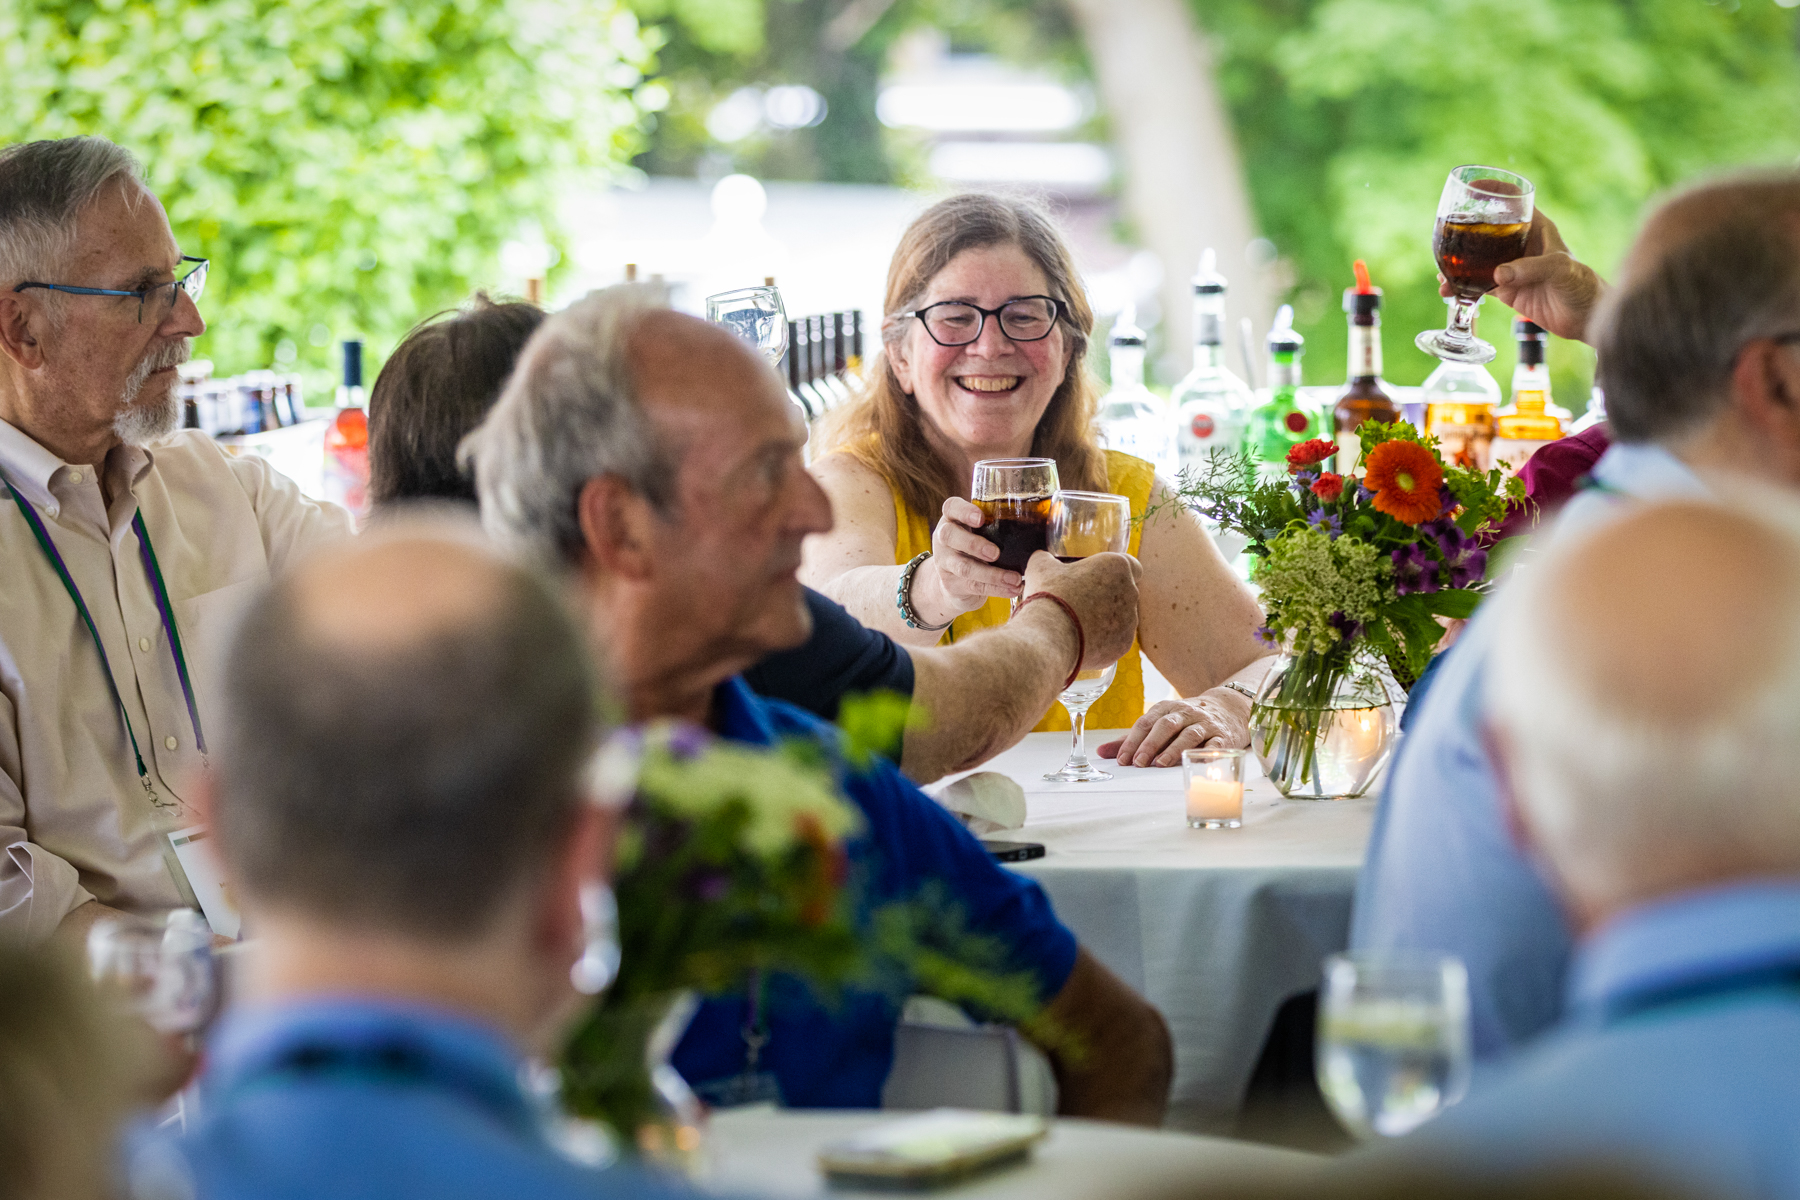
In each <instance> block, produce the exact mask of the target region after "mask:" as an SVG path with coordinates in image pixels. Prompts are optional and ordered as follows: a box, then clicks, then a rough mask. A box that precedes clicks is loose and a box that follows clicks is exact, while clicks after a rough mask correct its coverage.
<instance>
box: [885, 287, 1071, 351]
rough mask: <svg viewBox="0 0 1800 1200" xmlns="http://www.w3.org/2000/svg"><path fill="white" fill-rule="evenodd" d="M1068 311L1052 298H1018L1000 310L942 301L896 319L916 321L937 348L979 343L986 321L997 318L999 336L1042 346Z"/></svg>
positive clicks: (1065, 306)
mask: <svg viewBox="0 0 1800 1200" xmlns="http://www.w3.org/2000/svg"><path fill="white" fill-rule="evenodd" d="M1068 311H1069V310H1068V306H1067V305H1065V304H1064V303H1063V302H1062V301H1061V300H1058V299H1057V298H1056V297H1054V296H1020V297H1019V298H1018V299H1016V300H1008V301H1007V302H1006V303H1005V304H1002V305H1001V306H1000V307H999V308H982V307H981V306H980V305H977V304H966V303H964V302H963V301H961V300H944V301H941V302H939V303H937V304H927V305H926V306H925V307H924V308H921V309H916V310H915V311H913V312H903V313H900V314H899V315H900V316H901V317H917V318H919V320H920V321H921V322H922V323H923V324H924V326H925V332H926V333H929V334H930V335H931V340H932V341H934V342H936V343H937V344H938V345H940V346H967V345H969V344H970V343H971V342H976V341H979V340H980V339H981V331H982V330H983V329H985V328H987V319H988V318H989V317H998V318H1000V332H1001V333H1004V334H1005V335H1006V336H1007V337H1009V338H1011V339H1012V340H1013V341H1015V342H1041V341H1043V340H1044V339H1045V338H1047V337H1049V336H1050V331H1051V330H1052V329H1055V328H1056V319H1057V318H1058V317H1062V316H1067V315H1068Z"/></svg>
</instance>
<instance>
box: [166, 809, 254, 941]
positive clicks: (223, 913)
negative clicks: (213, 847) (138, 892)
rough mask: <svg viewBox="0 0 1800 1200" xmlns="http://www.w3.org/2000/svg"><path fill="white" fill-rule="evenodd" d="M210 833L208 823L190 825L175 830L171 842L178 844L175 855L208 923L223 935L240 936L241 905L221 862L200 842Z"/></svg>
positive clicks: (173, 844) (217, 932)
mask: <svg viewBox="0 0 1800 1200" xmlns="http://www.w3.org/2000/svg"><path fill="white" fill-rule="evenodd" d="M206 836H207V834H206V826H204V825H190V826H188V827H187V828H186V829H177V830H176V831H175V832H173V833H171V834H170V835H169V844H170V845H171V846H173V847H175V859H176V861H177V862H179V863H180V864H181V869H182V871H183V872H185V873H186V875H187V878H188V886H189V887H191V888H193V889H194V898H195V899H196V900H198V901H199V902H200V911H201V912H202V913H203V914H204V915H205V916H206V923H207V924H208V925H210V926H212V931H213V932H214V933H216V934H218V935H219V936H220V937H228V938H236V937H237V935H238V925H239V922H238V911H237V906H236V905H235V904H233V903H232V902H231V889H230V888H228V887H226V886H225V878H224V876H222V875H220V874H219V867H218V864H217V863H215V862H214V861H213V857H212V855H210V854H208V853H207V852H206V850H205V848H204V847H202V846H201V844H200V843H202V842H204V841H205V840H206Z"/></svg>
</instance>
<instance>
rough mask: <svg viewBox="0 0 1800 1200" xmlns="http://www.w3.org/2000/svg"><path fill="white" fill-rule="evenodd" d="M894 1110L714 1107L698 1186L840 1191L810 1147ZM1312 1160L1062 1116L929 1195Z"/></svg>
mask: <svg viewBox="0 0 1800 1200" xmlns="http://www.w3.org/2000/svg"><path fill="white" fill-rule="evenodd" d="M902 1116H903V1114H899V1113H869V1112H832V1113H823V1112H797V1111H788V1112H759V1111H754V1110H750V1111H743V1110H740V1111H737V1112H723V1113H719V1114H716V1115H715V1116H714V1117H713V1119H712V1126H711V1129H712V1132H711V1138H710V1141H711V1150H712V1169H711V1171H710V1172H709V1177H708V1178H707V1179H706V1180H704V1181H703V1186H704V1187H706V1188H707V1189H709V1190H712V1191H717V1192H722V1193H726V1194H734V1195H762V1196H770V1197H780V1198H786V1197H811V1196H824V1195H827V1194H830V1195H842V1194H844V1193H843V1191H842V1190H840V1189H835V1188H834V1189H831V1190H830V1191H829V1192H828V1191H827V1189H826V1186H825V1180H824V1177H823V1176H822V1175H821V1174H820V1173H819V1169H818V1167H817V1165H816V1163H817V1159H818V1153H819V1148H820V1147H821V1146H823V1145H825V1144H826V1143H827V1142H833V1141H837V1140H838V1139H839V1138H844V1137H848V1136H849V1135H851V1134H853V1133H859V1132H861V1131H862V1130H864V1129H868V1128H870V1127H871V1126H874V1125H877V1124H880V1123H882V1122H885V1121H893V1120H897V1119H900V1118H901V1117H902ZM1320 1161H1321V1160H1319V1159H1317V1158H1315V1157H1313V1156H1312V1155H1310V1154H1301V1153H1298V1152H1297V1151H1293V1150H1277V1149H1273V1148H1271V1147H1268V1146H1255V1145H1251V1144H1249V1143H1247V1142H1231V1141H1226V1140H1224V1139H1220V1138H1204V1137H1193V1136H1191V1135H1189V1134H1182V1133H1166V1132H1158V1131H1155V1130H1150V1129H1133V1128H1131V1127H1130V1126H1127V1125H1110V1124H1107V1123H1105V1122H1101V1121H1077V1120H1070V1119H1067V1118H1063V1119H1059V1120H1057V1121H1056V1122H1055V1124H1054V1126H1053V1127H1052V1129H1051V1131H1050V1136H1049V1137H1047V1138H1045V1139H1044V1141H1043V1142H1041V1143H1040V1144H1039V1145H1038V1146H1037V1147H1036V1149H1035V1150H1033V1152H1032V1156H1031V1158H1030V1159H1029V1160H1028V1161H1026V1162H1024V1163H1020V1164H1016V1165H1012V1166H1007V1167H1002V1168H999V1169H996V1170H994V1171H992V1172H990V1173H988V1174H984V1175H980V1176H977V1177H975V1178H973V1179H970V1180H967V1181H965V1182H963V1183H960V1184H956V1185H953V1186H950V1187H945V1188H939V1189H934V1190H933V1191H932V1192H931V1193H930V1194H931V1195H933V1196H955V1197H957V1198H958V1200H976V1198H979V1200H1090V1198H1091V1197H1095V1196H1109V1197H1118V1198H1120V1200H1124V1198H1127V1197H1131V1196H1158V1197H1162V1196H1173V1195H1189V1194H1191V1195H1201V1194H1203V1193H1204V1192H1205V1191H1206V1189H1207V1186H1208V1184H1211V1183H1214V1182H1217V1181H1218V1180H1220V1179H1221V1178H1224V1177H1228V1176H1229V1177H1233V1178H1242V1177H1244V1176H1247V1175H1254V1176H1259V1177H1267V1176H1270V1175H1275V1174H1280V1175H1284V1176H1289V1175H1299V1174H1301V1173H1304V1172H1310V1171H1312V1170H1316V1169H1317V1167H1318V1165H1319V1163H1320ZM886 1194H887V1195H893V1194H894V1193H891V1192H889V1193H886Z"/></svg>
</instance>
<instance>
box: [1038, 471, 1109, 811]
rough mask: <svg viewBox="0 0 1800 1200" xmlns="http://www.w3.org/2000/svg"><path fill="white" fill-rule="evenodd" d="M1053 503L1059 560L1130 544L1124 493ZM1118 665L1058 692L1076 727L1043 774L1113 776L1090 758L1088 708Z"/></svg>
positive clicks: (1080, 779)
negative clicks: (1063, 758)
mask: <svg viewBox="0 0 1800 1200" xmlns="http://www.w3.org/2000/svg"><path fill="white" fill-rule="evenodd" d="M1051 507H1052V510H1053V511H1052V519H1051V522H1050V544H1049V545H1048V546H1047V547H1046V549H1048V550H1049V551H1050V553H1052V554H1054V555H1056V557H1057V558H1059V559H1061V560H1062V561H1063V562H1074V561H1075V560H1076V559H1078V558H1086V557H1087V556H1088V555H1090V554H1105V553H1107V552H1108V551H1113V552H1115V553H1119V554H1123V553H1125V548H1126V546H1127V545H1129V544H1130V541H1131V501H1130V500H1127V499H1126V498H1125V497H1123V496H1114V495H1110V494H1109V493H1106V492H1060V493H1058V494H1057V496H1056V499H1055V502H1054V503H1053V504H1052V506H1051ZM1020 569H1021V570H1022V569H1023V568H1020ZM1118 666H1119V664H1117V663H1111V664H1108V666H1107V667H1106V668H1105V669H1104V670H1099V671H1080V672H1077V673H1076V675H1075V681H1074V682H1073V683H1071V684H1070V685H1069V686H1068V687H1067V688H1066V689H1064V691H1063V693H1062V695H1060V696H1058V697H1057V699H1058V700H1061V701H1062V706H1063V707H1064V708H1066V709H1068V710H1069V724H1070V725H1071V726H1073V731H1074V736H1073V748H1072V749H1071V751H1070V753H1069V761H1068V762H1066V763H1064V764H1063V767H1062V770H1060V771H1052V772H1051V773H1050V774H1048V775H1045V776H1044V778H1045V779H1053V780H1056V781H1058V782H1062V783H1091V782H1094V781H1096V780H1101V779H1111V778H1112V772H1110V771H1102V770H1101V769H1100V768H1098V767H1096V766H1095V765H1094V764H1093V763H1091V762H1089V761H1088V756H1087V711H1088V709H1090V708H1092V707H1093V706H1094V702H1095V701H1096V700H1098V699H1100V697H1101V696H1103V695H1105V694H1106V689H1107V688H1109V687H1111V686H1112V681H1113V675H1114V674H1115V673H1116V672H1117V671H1118Z"/></svg>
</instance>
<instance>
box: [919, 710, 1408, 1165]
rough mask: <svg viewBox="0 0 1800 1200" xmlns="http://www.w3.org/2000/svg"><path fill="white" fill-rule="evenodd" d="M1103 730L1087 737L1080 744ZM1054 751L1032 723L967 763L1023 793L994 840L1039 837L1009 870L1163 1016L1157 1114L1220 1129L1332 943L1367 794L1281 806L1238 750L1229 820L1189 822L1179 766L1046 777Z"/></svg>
mask: <svg viewBox="0 0 1800 1200" xmlns="http://www.w3.org/2000/svg"><path fill="white" fill-rule="evenodd" d="M1116 736H1118V734H1117V733H1116V732H1099V731H1095V732H1090V733H1089V734H1088V746H1089V750H1090V753H1091V751H1092V748H1093V747H1095V746H1098V745H1100V744H1101V743H1102V742H1105V741H1109V740H1111V739H1112V738H1114V737H1116ZM1068 749H1069V735H1068V734H1065V733H1034V734H1031V735H1029V736H1027V737H1026V738H1025V740H1024V741H1023V742H1022V743H1020V744H1019V745H1018V746H1015V747H1014V748H1013V749H1011V750H1009V751H1007V752H1006V753H1005V754H1002V755H1000V756H999V757H998V758H995V759H994V760H992V761H991V762H989V763H987V764H986V765H985V766H984V767H983V768H982V769H983V770H990V771H1000V772H1003V773H1005V774H1007V775H1010V776H1011V777H1012V778H1014V779H1016V780H1018V781H1019V783H1020V784H1021V785H1022V786H1023V787H1024V788H1025V793H1026V813H1027V815H1026V823H1025V828H1024V829H1023V830H1022V831H1018V832H1016V833H1003V834H995V835H994V836H995V837H999V838H1005V839H1009V840H1017V841H1031V842H1041V843H1042V844H1043V845H1044V847H1045V851H1046V854H1045V857H1043V858H1040V859H1035V860H1033V861H1030V862H1024V863H1014V864H1010V865H1012V866H1013V867H1014V868H1015V869H1017V870H1020V871H1023V872H1025V873H1026V874H1029V875H1031V876H1032V877H1033V878H1035V879H1037V880H1038V881H1039V882H1040V883H1042V884H1043V886H1044V888H1045V890H1046V891H1048V892H1049V894H1050V899H1051V901H1052V902H1053V903H1054V904H1055V905H1056V911H1057V913H1058V915H1060V916H1061V917H1062V919H1063V921H1064V923H1066V924H1067V925H1068V926H1069V928H1070V929H1072V930H1074V932H1075V935H1076V936H1077V937H1078V938H1080V939H1081V942H1082V944H1083V945H1084V946H1086V947H1087V948H1088V950H1090V951H1091V952H1092V953H1093V954H1094V955H1095V957H1097V958H1099V959H1100V961H1101V962H1103V963H1105V964H1106V965H1107V966H1108V967H1109V968H1111V969H1112V970H1113V971H1114V972H1116V973H1117V974H1118V975H1119V976H1120V977H1121V978H1123V979H1124V980H1125V981H1126V982H1127V983H1129V984H1131V986H1132V987H1134V988H1136V989H1137V990H1138V991H1139V992H1140V993H1142V994H1143V995H1144V996H1146V997H1148V999H1149V1000H1150V1002H1151V1003H1152V1004H1154V1005H1156V1007H1157V1008H1158V1009H1160V1010H1161V1011H1162V1013H1163V1015H1164V1016H1165V1017H1166V1018H1167V1019H1168V1022H1169V1030H1170V1032H1171V1033H1172V1034H1173V1036H1174V1039H1175V1082H1174V1087H1173V1090H1172V1093H1171V1096H1170V1114H1169V1124H1170V1125H1171V1126H1172V1127H1175V1128H1180V1129H1191V1130H1200V1131H1206V1132H1230V1130H1231V1128H1232V1126H1233V1123H1234V1122H1235V1119H1236V1115H1237V1112H1238V1109H1239V1107H1240V1105H1241V1104H1242V1102H1243V1096H1244V1089H1245V1087H1246V1085H1247V1084H1248V1083H1249V1081H1250V1075H1251V1072H1252V1071H1253V1070H1254V1068H1255V1065H1256V1055H1257V1052H1258V1051H1259V1050H1260V1049H1261V1046H1262V1042H1263V1039H1264V1037H1265V1036H1266V1035H1267V1033H1268V1029H1269V1023H1270V1021H1271V1020H1273V1018H1274V1016H1275V1010H1276V1009H1277V1008H1278V1007H1279V1006H1280V1004H1281V1001H1282V1000H1283V999H1285V998H1286V997H1288V996H1290V995H1292V994H1294V993H1296V992H1301V991H1305V990H1307V989H1309V988H1312V987H1314V986H1316V985H1317V983H1318V979H1319V962H1320V960H1321V959H1322V958H1324V956H1325V955H1327V954H1330V953H1332V952H1334V951H1337V950H1341V949H1343V947H1344V945H1345V942H1346V939H1347V937H1348V934H1349V925H1350V897H1351V893H1352V890H1353V889H1354V887H1355V883H1356V872H1357V869H1358V868H1359V867H1360V866H1361V864H1362V858H1363V851H1364V848H1365V846H1366V845H1367V843H1368V839H1369V825H1370V822H1371V820H1372V818H1373V815H1374V805H1375V802H1374V800H1373V799H1372V798H1371V799H1363V800H1339V801H1324V802H1321V801H1301V800H1293V801H1288V800H1282V799H1281V798H1280V797H1279V796H1278V795H1277V794H1276V792H1275V789H1274V788H1273V787H1272V786H1270V784H1269V782H1268V781H1267V780H1266V779H1264V778H1263V777H1262V775H1261V773H1260V771H1259V770H1258V769H1257V768H1256V764H1255V759H1254V758H1251V759H1250V760H1249V761H1248V762H1247V763H1246V777H1247V778H1251V782H1250V783H1249V785H1248V787H1247V789H1246V798H1245V804H1244V827H1243V828H1242V829H1227V830H1200V829H1189V828H1188V827H1187V823H1186V819H1185V815H1184V813H1185V807H1184V802H1183V797H1182V790H1181V769H1180V768H1179V767H1174V768H1159V767H1142V768H1137V767H1119V766H1116V765H1114V764H1111V763H1107V762H1104V760H1097V761H1101V762H1102V764H1103V765H1104V766H1105V767H1106V769H1107V770H1110V771H1112V772H1113V774H1114V778H1112V779H1110V780H1107V781H1104V782H1100V783H1049V782H1046V781H1045V780H1044V778H1043V776H1044V774H1045V773H1046V772H1048V771H1054V770H1056V769H1057V768H1058V767H1060V766H1061V765H1062V762H1063V760H1064V758H1065V757H1066V756H1067V754H1068ZM1252 777H1253V778H1252ZM932 790H934V791H935V790H937V789H936V788H934V789H932Z"/></svg>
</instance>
